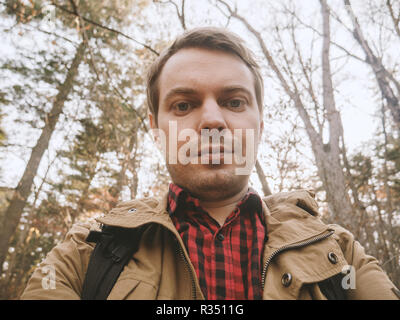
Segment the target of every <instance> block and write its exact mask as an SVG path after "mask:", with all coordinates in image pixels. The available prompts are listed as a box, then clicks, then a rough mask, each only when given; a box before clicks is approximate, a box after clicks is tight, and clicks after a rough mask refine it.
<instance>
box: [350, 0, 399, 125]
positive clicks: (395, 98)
mask: <svg viewBox="0 0 400 320" xmlns="http://www.w3.org/2000/svg"><path fill="white" fill-rule="evenodd" d="M344 4H345V6H346V10H347V12H348V14H349V15H350V18H351V20H352V22H353V28H354V30H353V37H354V39H356V41H357V42H358V43H359V44H360V47H361V49H362V50H363V51H364V53H365V56H366V59H365V62H366V63H368V64H369V65H370V66H371V68H372V71H373V72H374V74H375V78H376V81H377V82H378V86H379V89H380V91H381V93H382V95H383V97H384V98H385V100H386V103H387V107H388V108H389V110H390V112H391V114H392V117H393V120H394V122H395V124H396V127H397V130H399V131H400V82H399V81H397V80H396V79H395V78H394V77H393V74H391V73H390V72H389V71H388V70H387V69H386V68H385V67H384V65H383V64H382V60H381V59H380V58H379V57H377V56H376V55H375V54H374V53H373V51H372V50H371V48H370V46H369V45H368V42H367V41H366V39H365V38H364V35H363V33H362V30H361V26H360V24H359V23H358V21H357V17H356V16H355V14H354V11H353V9H352V7H351V4H350V0H344ZM390 84H392V85H393V86H394V87H395V88H396V90H397V95H396V93H395V92H394V91H393V89H392V87H391V85H390Z"/></svg>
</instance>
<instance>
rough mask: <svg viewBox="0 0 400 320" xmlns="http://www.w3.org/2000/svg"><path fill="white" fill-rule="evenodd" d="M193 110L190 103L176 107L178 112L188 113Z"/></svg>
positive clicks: (182, 103) (179, 104) (183, 103)
mask: <svg viewBox="0 0 400 320" xmlns="http://www.w3.org/2000/svg"><path fill="white" fill-rule="evenodd" d="M190 108H191V104H190V103H189V102H179V103H177V104H176V105H175V109H176V111H178V112H186V111H188V110H189V109H190Z"/></svg>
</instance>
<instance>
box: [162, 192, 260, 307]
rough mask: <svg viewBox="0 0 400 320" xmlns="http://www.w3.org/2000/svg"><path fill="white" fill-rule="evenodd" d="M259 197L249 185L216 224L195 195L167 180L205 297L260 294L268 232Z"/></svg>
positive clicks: (174, 217) (174, 214)
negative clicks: (224, 217)
mask: <svg viewBox="0 0 400 320" xmlns="http://www.w3.org/2000/svg"><path fill="white" fill-rule="evenodd" d="M261 201H262V200H261V198H260V197H259V196H258V195H257V193H256V192H255V191H254V190H252V189H249V191H248V193H247V194H246V195H245V196H244V198H243V199H242V200H241V201H240V202H239V203H238V205H237V206H236V209H235V210H234V211H233V212H232V213H231V214H230V215H229V216H228V217H227V219H226V220H225V223H224V225H223V226H221V227H220V226H219V224H218V222H217V221H216V220H214V219H213V218H212V217H211V216H210V215H209V214H208V213H207V212H206V211H205V210H204V209H203V208H202V207H201V206H200V204H199V200H198V199H196V198H193V197H192V196H190V194H189V193H188V192H186V191H184V190H183V189H182V188H180V187H178V186H177V185H175V184H170V187H169V195H168V212H169V214H170V216H171V218H172V221H173V223H174V225H175V227H176V229H177V230H178V232H179V234H180V236H181V237H182V240H183V242H184V244H185V246H186V249H187V251H188V254H189V257H190V260H191V262H192V264H193V266H194V268H195V270H196V273H197V277H198V279H199V283H200V287H201V290H202V292H203V294H204V297H205V298H206V299H209V300H217V299H221V300H222V299H226V300H229V299H231V300H232V299H234V300H242V299H249V300H252V299H261V298H262V287H261V269H262V253H263V248H264V243H265V241H266V240H267V235H266V228H265V222H264V215H263V212H262V204H261Z"/></svg>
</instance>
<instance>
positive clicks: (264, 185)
mask: <svg viewBox="0 0 400 320" xmlns="http://www.w3.org/2000/svg"><path fill="white" fill-rule="evenodd" d="M256 170H257V175H258V179H260V182H261V185H262V189H263V192H264V196H269V195H271V194H272V192H271V189H270V188H269V185H268V182H267V177H266V176H265V174H264V171H263V169H262V167H261V165H260V162H258V160H257V161H256Z"/></svg>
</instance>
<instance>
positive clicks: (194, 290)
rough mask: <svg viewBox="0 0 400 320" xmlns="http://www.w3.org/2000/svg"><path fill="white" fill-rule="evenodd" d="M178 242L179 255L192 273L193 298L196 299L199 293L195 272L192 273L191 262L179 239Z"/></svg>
mask: <svg viewBox="0 0 400 320" xmlns="http://www.w3.org/2000/svg"><path fill="white" fill-rule="evenodd" d="M176 244H177V247H178V253H179V256H180V257H181V259H182V260H183V262H184V263H185V266H186V269H187V271H188V272H189V275H190V280H191V282H192V298H193V300H196V299H197V295H196V281H195V279H194V277H193V273H192V270H191V268H190V264H189V262H188V261H187V259H186V257H185V254H184V253H183V249H182V246H181V245H180V243H179V242H178V241H177V242H176Z"/></svg>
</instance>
